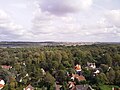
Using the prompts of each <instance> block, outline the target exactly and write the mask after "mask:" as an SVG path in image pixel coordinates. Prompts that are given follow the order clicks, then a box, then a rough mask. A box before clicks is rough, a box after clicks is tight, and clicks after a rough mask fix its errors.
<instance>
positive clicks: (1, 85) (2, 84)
mask: <svg viewBox="0 0 120 90" xmlns="http://www.w3.org/2000/svg"><path fill="white" fill-rule="evenodd" d="M4 86H5V81H4V80H3V79H0V90H1V89H2V88H3V87H4Z"/></svg>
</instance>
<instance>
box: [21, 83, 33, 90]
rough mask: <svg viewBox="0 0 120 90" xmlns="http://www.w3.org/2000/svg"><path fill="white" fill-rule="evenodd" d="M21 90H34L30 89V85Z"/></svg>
mask: <svg viewBox="0 0 120 90" xmlns="http://www.w3.org/2000/svg"><path fill="white" fill-rule="evenodd" d="M23 90H34V87H32V86H31V85H30V84H29V85H28V86H27V87H26V88H24V89H23Z"/></svg>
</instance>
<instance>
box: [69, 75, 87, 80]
mask: <svg viewBox="0 0 120 90" xmlns="http://www.w3.org/2000/svg"><path fill="white" fill-rule="evenodd" d="M75 78H76V79H77V80H78V81H85V80H86V79H85V77H84V76H83V75H80V76H79V75H78V74H72V77H71V79H72V80H73V81H74V79H75Z"/></svg>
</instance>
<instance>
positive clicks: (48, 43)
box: [0, 41, 120, 48]
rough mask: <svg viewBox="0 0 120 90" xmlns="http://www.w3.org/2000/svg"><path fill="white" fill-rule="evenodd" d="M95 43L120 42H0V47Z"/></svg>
mask: <svg viewBox="0 0 120 90" xmlns="http://www.w3.org/2000/svg"><path fill="white" fill-rule="evenodd" d="M93 44H120V43H119V42H7V41H4V42H3V41H2V42H0V47H3V48H6V47H11V48H16V47H36V46H77V45H78V46H80V45H93Z"/></svg>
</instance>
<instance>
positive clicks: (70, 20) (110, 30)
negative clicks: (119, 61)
mask: <svg viewBox="0 0 120 90" xmlns="http://www.w3.org/2000/svg"><path fill="white" fill-rule="evenodd" d="M0 41H33V42H43V41H56V42H59V41H60V42H120V0H0Z"/></svg>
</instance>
